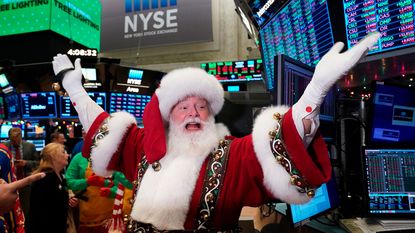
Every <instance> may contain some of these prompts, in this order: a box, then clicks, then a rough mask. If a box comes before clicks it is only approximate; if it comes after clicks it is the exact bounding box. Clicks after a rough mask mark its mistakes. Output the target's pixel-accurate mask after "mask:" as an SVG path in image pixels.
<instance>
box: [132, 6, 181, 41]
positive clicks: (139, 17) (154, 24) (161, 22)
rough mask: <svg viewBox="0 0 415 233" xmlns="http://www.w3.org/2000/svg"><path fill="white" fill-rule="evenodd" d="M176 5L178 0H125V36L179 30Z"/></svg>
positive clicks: (139, 35) (151, 34)
mask: <svg viewBox="0 0 415 233" xmlns="http://www.w3.org/2000/svg"><path fill="white" fill-rule="evenodd" d="M176 6H177V1H176V0H125V13H126V16H125V19H124V38H132V37H143V36H153V35H160V34H166V33H175V32H177V26H178V23H177V12H178V9H177V7H176ZM127 14H128V15H127ZM131 14H132V15H131Z"/></svg>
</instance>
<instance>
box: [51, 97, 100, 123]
mask: <svg viewBox="0 0 415 233" xmlns="http://www.w3.org/2000/svg"><path fill="white" fill-rule="evenodd" d="M88 95H89V97H91V99H92V100H93V101H95V103H97V104H98V105H99V106H101V108H102V109H104V111H106V110H107V93H106V92H88ZM59 101H60V111H59V113H60V118H78V113H77V112H76V110H75V108H74V107H73V105H72V102H71V100H70V99H69V96H60V98H59Z"/></svg>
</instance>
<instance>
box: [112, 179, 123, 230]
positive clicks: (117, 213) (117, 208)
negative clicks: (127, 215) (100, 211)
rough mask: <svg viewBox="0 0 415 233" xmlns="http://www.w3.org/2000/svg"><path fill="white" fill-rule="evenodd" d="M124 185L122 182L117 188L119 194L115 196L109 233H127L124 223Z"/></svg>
mask: <svg viewBox="0 0 415 233" xmlns="http://www.w3.org/2000/svg"><path fill="white" fill-rule="evenodd" d="M123 196H124V185H122V184H121V182H119V183H118V186H117V194H116V195H115V200H114V207H113V209H112V218H111V219H110V220H109V222H108V223H107V228H108V233H125V232H126V231H125V230H126V229H125V224H124V222H123V216H122V208H123Z"/></svg>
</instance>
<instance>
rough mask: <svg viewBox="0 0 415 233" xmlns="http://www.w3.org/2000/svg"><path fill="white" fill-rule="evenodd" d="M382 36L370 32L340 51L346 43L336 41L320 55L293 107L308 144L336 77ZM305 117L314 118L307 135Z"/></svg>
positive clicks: (299, 131)
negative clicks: (322, 105) (304, 123)
mask: <svg viewBox="0 0 415 233" xmlns="http://www.w3.org/2000/svg"><path fill="white" fill-rule="evenodd" d="M380 35H381V34H380V33H379V32H375V33H371V34H369V35H367V36H366V37H365V38H363V39H362V40H360V41H359V43H358V44H356V45H355V46H354V47H353V48H351V49H349V50H347V51H346V52H344V53H340V51H341V50H342V49H343V46H344V44H343V43H342V42H337V43H336V44H334V45H333V47H332V48H331V49H330V50H329V51H328V52H327V53H326V54H325V55H324V56H323V57H322V58H321V60H320V62H319V63H318V64H317V66H316V69H315V71H314V75H313V78H312V79H311V82H310V83H309V84H308V85H307V88H306V89H305V90H304V93H303V95H302V96H301V98H300V99H299V100H298V101H297V103H295V104H294V106H293V108H292V111H293V120H294V124H295V126H296V128H297V131H298V133H299V135H300V137H302V138H303V141H304V143H305V145H306V146H307V145H308V144H309V143H310V142H311V140H312V139H313V137H314V134H315V133H316V129H317V128H318V127H319V124H320V122H319V118H318V114H319V113H320V105H321V104H322V103H323V101H324V98H325V97H326V95H327V93H328V91H329V90H330V88H331V87H332V86H333V85H334V84H335V83H336V82H337V80H339V79H340V78H341V77H343V75H345V74H346V73H347V72H348V71H349V70H350V69H351V68H352V67H353V66H354V65H355V64H357V63H358V62H359V60H360V59H361V58H363V57H364V56H365V55H366V54H367V52H368V51H369V49H370V48H371V47H372V46H373V45H374V44H375V42H377V41H378V40H379V38H380ZM303 119H310V120H311V129H307V131H310V133H309V134H307V135H304V127H303ZM304 136H306V137H304Z"/></svg>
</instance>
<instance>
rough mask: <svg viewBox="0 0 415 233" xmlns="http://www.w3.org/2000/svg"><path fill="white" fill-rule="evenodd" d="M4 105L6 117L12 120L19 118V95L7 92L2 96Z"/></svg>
mask: <svg viewBox="0 0 415 233" xmlns="http://www.w3.org/2000/svg"><path fill="white" fill-rule="evenodd" d="M4 100H5V105H6V114H7V117H6V118H7V119H9V120H14V119H18V118H20V101H19V95H17V94H7V95H5V97H4Z"/></svg>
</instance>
